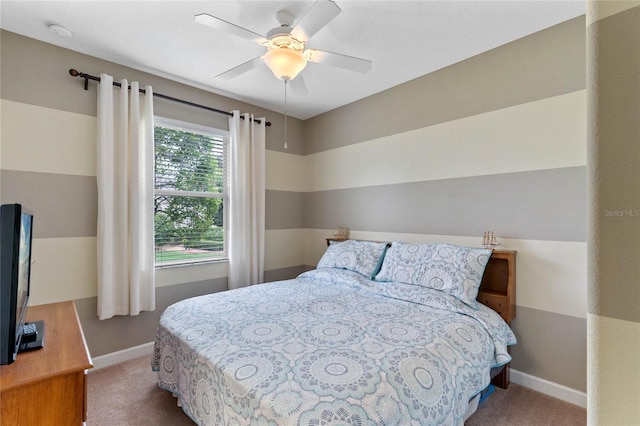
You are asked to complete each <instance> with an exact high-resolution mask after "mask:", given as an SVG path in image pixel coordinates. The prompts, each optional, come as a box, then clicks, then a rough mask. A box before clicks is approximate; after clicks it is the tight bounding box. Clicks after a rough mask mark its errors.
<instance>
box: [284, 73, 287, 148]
mask: <svg viewBox="0 0 640 426" xmlns="http://www.w3.org/2000/svg"><path fill="white" fill-rule="evenodd" d="M284 149H287V80H284Z"/></svg>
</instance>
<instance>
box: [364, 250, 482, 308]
mask: <svg viewBox="0 0 640 426" xmlns="http://www.w3.org/2000/svg"><path fill="white" fill-rule="evenodd" d="M490 257H491V250H490V249H482V248H472V247H461V246H454V245H451V244H409V243H398V242H394V243H393V244H392V245H391V248H390V249H389V250H388V251H387V254H386V255H385V258H384V262H383V263H382V268H381V269H380V272H379V273H378V275H376V277H375V280H376V281H398V282H402V283H407V284H414V285H419V286H421V287H427V288H433V289H435V290H440V291H443V292H445V293H448V294H450V295H452V296H455V297H457V298H458V299H460V300H461V301H462V302H464V303H466V304H467V305H469V306H472V307H475V306H476V305H477V302H476V297H477V296H478V289H479V288H480V283H481V282H482V275H483V274H484V268H485V267H486V266H487V262H488V261H489V258H490Z"/></svg>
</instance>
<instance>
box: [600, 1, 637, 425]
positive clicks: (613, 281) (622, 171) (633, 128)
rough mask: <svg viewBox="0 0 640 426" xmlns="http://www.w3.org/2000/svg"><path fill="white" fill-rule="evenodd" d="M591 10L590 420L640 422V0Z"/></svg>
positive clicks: (610, 422)
mask: <svg viewBox="0 0 640 426" xmlns="http://www.w3.org/2000/svg"><path fill="white" fill-rule="evenodd" d="M587 10H588V12H587V40H588V49H589V55H588V58H589V62H588V68H587V69H588V70H589V71H588V80H587V91H588V129H589V132H588V146H589V150H588V164H589V173H588V183H589V193H588V194H589V201H590V202H589V205H590V210H589V250H588V254H589V256H588V259H589V268H588V273H589V275H588V278H589V304H588V316H587V320H588V341H589V345H588V354H589V364H588V374H587V376H588V398H589V399H588V405H589V410H588V412H587V421H588V424H590V425H637V424H640V404H639V401H640V364H639V363H638V359H639V358H640V263H639V262H638V260H639V259H640V191H639V190H638V188H640V168H639V167H638V165H639V164H640V124H639V120H638V119H639V117H640V1H637V0H635V1H626V2H621V1H616V2H601V1H598V2H590V3H589V7H588V9H587Z"/></svg>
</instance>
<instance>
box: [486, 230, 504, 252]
mask: <svg viewBox="0 0 640 426" xmlns="http://www.w3.org/2000/svg"><path fill="white" fill-rule="evenodd" d="M482 245H483V246H484V247H485V248H490V249H493V248H496V247H498V246H499V245H500V244H499V243H498V239H497V238H496V236H495V235H494V233H493V231H485V232H484V236H483V237H482Z"/></svg>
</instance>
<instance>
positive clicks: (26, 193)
mask: <svg viewBox="0 0 640 426" xmlns="http://www.w3.org/2000/svg"><path fill="white" fill-rule="evenodd" d="M0 176H1V180H2V184H1V187H0V194H2V198H1V199H0V201H1V202H2V203H20V204H24V205H25V206H27V207H28V208H29V209H31V210H32V211H33V213H34V216H35V219H34V227H33V232H34V238H68V237H95V236H96V229H97V220H98V219H97V218H98V190H97V186H96V178H95V177H93V176H76V175H62V174H54V173H34V172H23V171H16V170H0Z"/></svg>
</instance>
